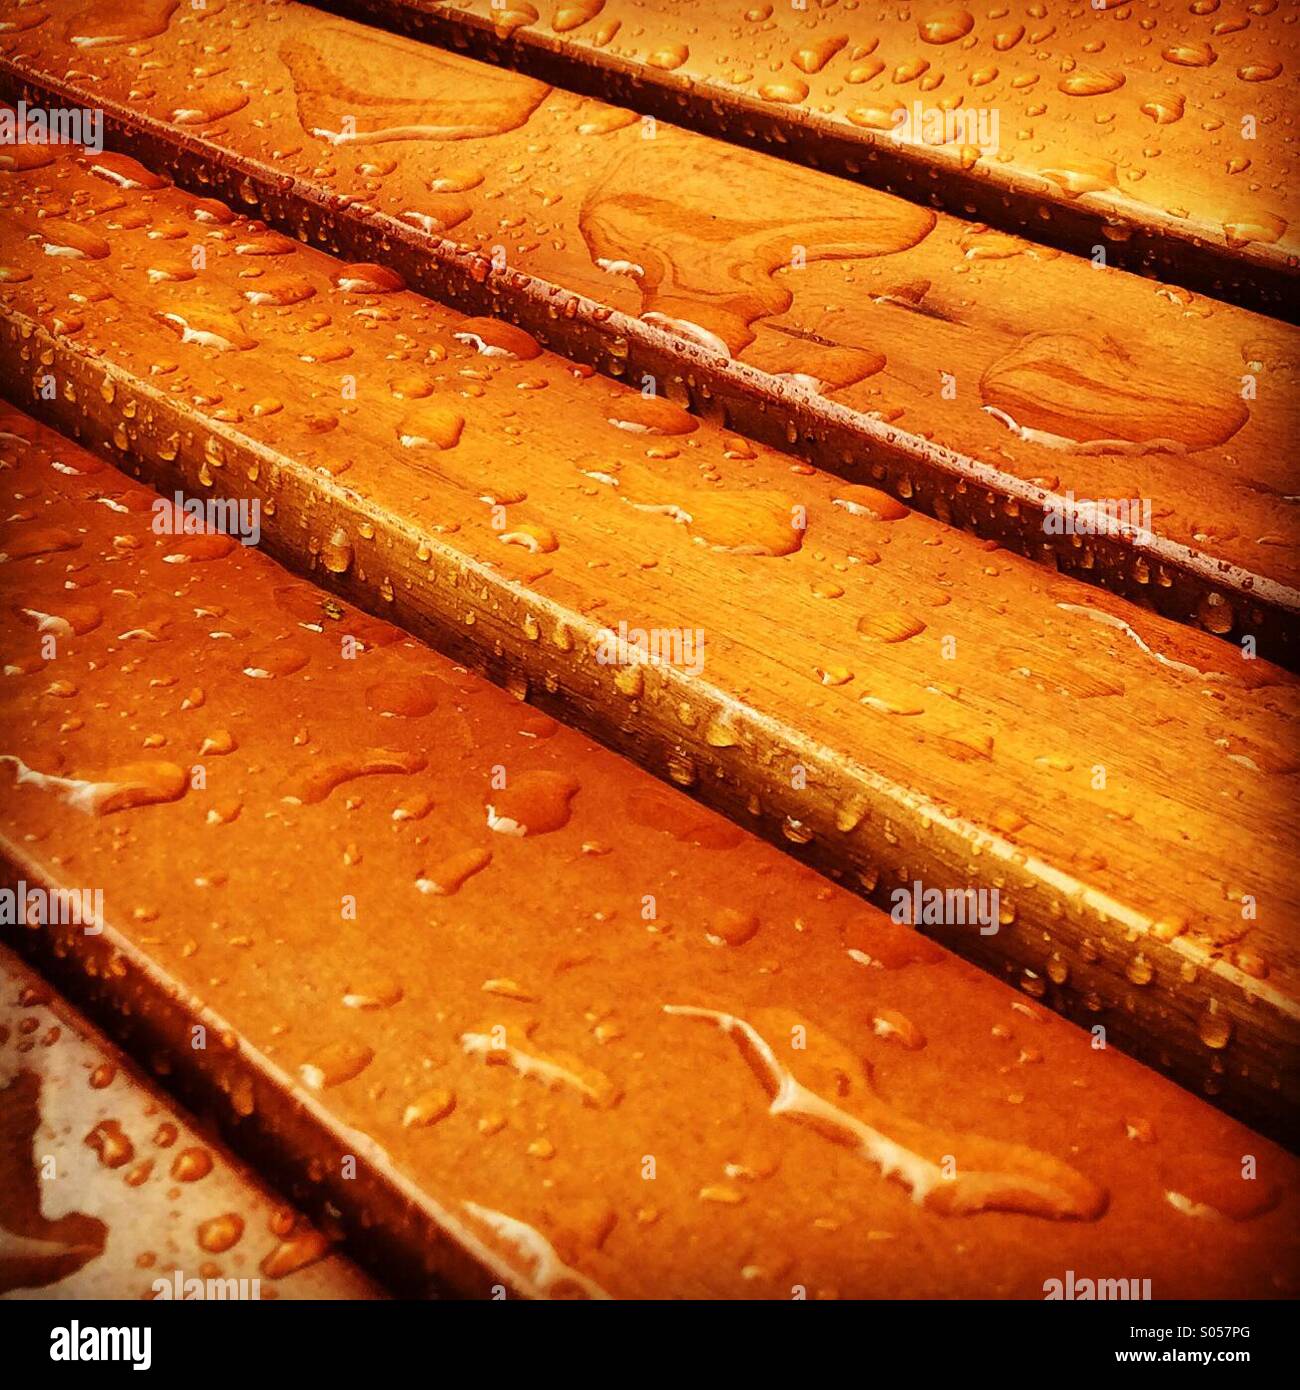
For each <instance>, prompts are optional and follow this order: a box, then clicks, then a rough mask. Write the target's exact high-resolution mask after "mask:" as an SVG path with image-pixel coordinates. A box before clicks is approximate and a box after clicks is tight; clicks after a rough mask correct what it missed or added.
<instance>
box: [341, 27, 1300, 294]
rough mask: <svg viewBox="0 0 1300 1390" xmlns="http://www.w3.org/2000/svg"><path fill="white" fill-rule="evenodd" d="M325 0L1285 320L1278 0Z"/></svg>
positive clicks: (1286, 210)
mask: <svg viewBox="0 0 1300 1390" xmlns="http://www.w3.org/2000/svg"><path fill="white" fill-rule="evenodd" d="M323 7H324V8H326V9H331V10H336V11H338V12H340V13H342V14H345V15H351V16H353V17H355V18H360V19H366V20H369V21H370V22H372V23H377V24H381V25H385V26H387V27H390V28H393V29H395V30H397V31H398V32H402V33H409V34H412V35H414V36H417V37H426V38H430V39H432V40H433V41H435V42H440V43H443V44H445V45H446V46H448V47H455V48H457V49H462V50H464V51H466V52H468V53H470V54H472V55H473V56H475V57H478V58H484V59H487V60H489V61H494V62H499V63H502V64H504V65H506V66H516V67H518V68H519V69H520V70H521V71H524V72H528V73H531V74H532V75H534V76H538V77H541V78H543V79H544V80H548V81H554V82H558V83H560V84H561V85H563V86H567V87H573V88H576V89H578V90H581V91H586V92H588V93H590V94H591V95H593V96H599V97H602V98H603V99H605V100H607V101H613V102H615V103H617V104H626V105H629V106H633V107H635V108H636V109H637V110H640V111H647V112H650V113H651V114H654V115H657V116H659V117H660V118H663V119H668V120H674V121H678V122H680V123H684V124H688V125H691V126H692V127H693V128H695V129H697V130H701V131H703V132H704V133H706V134H712V135H720V136H723V137H725V138H727V139H730V140H735V141H739V142H742V143H746V144H750V145H753V146H755V147H756V148H758V149H763V150H768V151H770V152H772V153H774V154H778V155H781V156H783V157H785V158H791V159H797V160H799V161H801V162H804V163H807V164H809V165H811V166H812V167H814V168H820V169H825V170H828V171H829V172H832V173H836V174H841V175H845V176H847V177H851V178H855V179H859V180H861V181H863V182H864V183H868V184H870V185H871V186H873V187H877V188H884V189H885V190H886V191H888V192H896V193H900V194H902V195H903V196H905V197H910V198H912V199H913V200H915V201H916V202H920V203H923V204H926V205H929V206H936V207H942V208H944V210H946V211H948V212H952V213H955V214H956V215H958V216H962V217H972V216H978V217H981V218H985V219H987V220H989V221H991V222H994V223H995V224H997V225H999V226H1002V227H1003V228H1004V229H1005V230H1008V231H1012V232H1016V233H1019V234H1022V235H1024V236H1027V237H1029V238H1030V239H1031V240H1033V241H1038V242H1046V243H1050V244H1052V245H1056V246H1063V247H1065V248H1067V249H1069V250H1071V251H1073V252H1075V253H1076V254H1079V255H1083V256H1089V257H1090V256H1092V255H1093V254H1094V250H1095V248H1096V247H1097V246H1099V245H1100V246H1102V247H1104V248H1105V252H1106V254H1107V255H1108V257H1109V258H1110V259H1111V260H1112V261H1113V263H1115V264H1117V265H1121V266H1123V267H1124V268H1125V269H1129V270H1133V271H1136V272H1138V273H1141V274H1147V275H1158V276H1159V277H1160V278H1162V279H1165V280H1172V281H1174V282H1175V283H1179V284H1185V285H1188V286H1189V288H1193V289H1197V290H1201V291H1205V292H1207V293H1210V294H1213V295H1215V296H1216V297H1218V298H1220V299H1225V300H1230V301H1232V302H1234V303H1246V304H1249V305H1250V307H1252V308H1260V309H1262V310H1264V311H1265V312H1269V313H1274V314H1280V315H1282V316H1284V317H1288V318H1294V315H1295V293H1296V283H1297V276H1296V271H1297V266H1298V265H1300V240H1297V226H1296V222H1297V219H1296V212H1297V209H1296V199H1295V192H1294V189H1295V184H1296V174H1297V171H1296V167H1295V149H1294V146H1295V133H1294V114H1293V107H1294V97H1295V82H1296V75H1297V72H1298V71H1300V42H1298V41H1297V31H1296V25H1295V13H1294V9H1293V7H1292V6H1289V5H1287V4H1285V3H1279V0H1260V3H1253V4H1244V5H1235V4H1234V5H1221V4H1220V3H1219V0H1204V3H1192V4H1182V3H1179V4H1169V3H1164V2H1163V0H1132V2H1130V0H1122V2H1121V3H1118V4H1115V3H1098V4H1089V3H1081V4H1073V5H1065V4H1038V3H1035V4H1023V3H1022V4H1012V5H1004V6H999V7H997V8H995V9H991V10H986V11H981V10H980V9H978V8H977V7H975V6H962V5H941V4H929V3H907V0H904V3H902V4H899V5H894V6H890V7H888V8H884V7H879V6H876V7H872V6H867V5H863V6H858V5H853V6H849V5H845V4H830V5H818V4H809V5H804V6H800V7H796V6H794V5H791V4H788V3H776V4H762V5H744V4H735V5H732V4H726V3H723V4H718V3H714V0H604V3H593V4H587V5H580V4H579V5H558V6H554V7H546V6H533V5H530V4H525V3H520V4H512V3H507V4H505V5H496V6H495V7H494V6H493V3H492V0H451V2H450V3H442V0H437V3H434V0H324V6H323ZM539 10H540V11H541V13H540V14H539ZM900 111H902V112H906V113H907V118H908V119H907V121H906V123H905V124H899V120H898V117H899V112H900ZM896 131H897V132H898V134H897V136H896V134H895V132H896Z"/></svg>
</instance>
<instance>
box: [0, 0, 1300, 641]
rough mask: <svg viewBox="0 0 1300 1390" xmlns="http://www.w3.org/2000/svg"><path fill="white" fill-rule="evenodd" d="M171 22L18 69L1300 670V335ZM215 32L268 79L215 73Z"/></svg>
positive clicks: (314, 212)
mask: <svg viewBox="0 0 1300 1390" xmlns="http://www.w3.org/2000/svg"><path fill="white" fill-rule="evenodd" d="M164 11H166V12H171V11H172V7H171V6H164V7H163V10H160V11H158V12H157V15H156V16H155V22H153V23H152V24H149V23H147V22H146V18H141V19H140V20H139V23H140V24H141V25H144V27H146V28H149V29H150V31H151V32H150V34H149V36H148V41H147V42H144V41H143V39H142V41H141V43H140V45H138V46H136V45H132V46H126V45H123V44H115V43H102V44H101V43H96V42H91V40H93V39H95V38H96V37H97V36H98V37H100V38H102V37H104V35H105V34H108V33H109V32H110V31H115V29H116V28H119V27H120V23H121V21H120V16H119V13H118V11H117V10H116V9H109V10H104V9H103V8H96V6H95V5H91V6H89V8H88V7H87V6H86V5H85V4H84V3H83V0H76V3H75V4H74V3H72V0H56V3H55V4H54V6H53V7H52V9H51V11H50V18H49V21H48V23H46V24H43V25H41V26H38V28H37V29H35V30H32V31H27V32H23V33H17V34H13V35H10V36H8V37H7V38H6V39H4V40H3V49H4V56H3V57H0V78H2V79H3V82H4V84H5V86H6V89H7V90H8V93H9V95H11V96H13V97H18V96H20V95H21V96H26V98H27V99H28V100H31V101H41V102H45V103H58V104H67V103H77V102H91V103H93V104H94V105H95V106H96V107H100V108H102V109H103V110H104V112H105V113H106V116H107V120H108V126H109V130H110V133H111V135H112V137H113V139H114V140H115V141H116V142H118V143H119V144H120V145H121V146H122V148H124V149H126V150H127V151H128V152H129V153H134V154H136V155H139V156H142V157H143V158H144V160H145V162H146V163H147V164H151V165H152V166H153V167H158V168H165V169H167V170H168V171H169V172H170V173H173V174H174V175H175V176H176V177H177V178H179V179H180V180H181V181H183V182H185V183H186V184H187V185H188V186H189V187H191V188H192V189H196V190H197V191H199V192H200V193H203V194H216V195H217V196H220V197H223V198H226V199H227V200H228V201H230V202H232V204H233V205H234V206H238V207H240V208H242V209H244V210H245V211H256V212H257V213H258V214H259V215H261V216H263V217H264V218H266V219H267V220H268V221H270V222H273V223H275V224H277V225H278V226H280V227H281V228H283V229H285V230H287V231H288V232H289V233H290V234H292V235H294V236H295V237H298V238H301V239H307V240H313V241H316V242H318V243H319V244H321V245H324V246H326V247H327V248H329V249H331V250H335V251H337V252H338V253H339V254H342V255H344V256H346V257H348V258H350V259H353V260H360V261H378V262H381V263H383V264H384V265H386V266H388V267H390V268H393V269H396V270H397V271H398V272H399V273H400V274H401V275H402V276H404V277H405V278H406V280H407V282H408V283H410V284H411V285H412V286H413V287H417V288H420V289H422V290H424V291H425V292H427V293H429V294H431V295H432V296H433V297H435V298H439V299H442V300H443V301H445V302H448V303H452V304H455V305H457V306H459V307H460V308H462V309H464V310H466V311H468V312H470V313H475V314H485V313H491V314H499V315H504V316H505V317H508V318H511V319H513V320H514V321H516V322H517V323H519V324H520V325H521V326H522V327H524V328H525V329H526V330H527V331H529V332H530V333H532V334H533V335H534V336H535V337H538V338H539V340H541V341H542V342H543V343H546V344H549V345H551V346H553V347H555V348H556V349H557V350H559V351H561V352H563V353H565V354H566V355H568V356H570V357H571V358H573V359H574V360H581V361H585V362H588V363H591V364H594V365H596V366H597V367H599V368H600V369H601V370H602V371H605V372H607V373H610V374H613V375H615V376H617V377H619V378H621V379H623V380H627V381H630V382H633V383H634V384H637V385H642V384H643V383H644V382H645V381H646V379H647V378H649V379H650V384H651V386H652V387H653V389H655V390H656V391H657V393H658V394H659V395H661V396H662V395H667V396H670V397H672V398H674V399H676V400H680V401H683V402H686V403H688V404H691V405H693V406H694V407H695V408H697V409H698V410H699V411H700V412H701V413H706V414H712V415H713V416H714V418H718V419H725V421H726V423H727V424H728V425H729V426H730V427H732V428H734V429H737V430H739V431H740V432H742V433H746V434H748V435H750V436H751V437H754V438H757V439H759V440H762V441H766V442H769V443H776V444H778V445H782V446H785V447H789V448H791V449H793V450H794V451H795V452H798V453H800V454H803V455H806V456H807V457H808V458H810V459H811V460H812V461H813V462H815V463H816V464H817V465H818V466H820V467H822V468H825V469H826V470H828V471H831V472H836V473H839V474H841V475H843V476H845V477H846V478H848V479H849V480H850V481H854V482H859V483H863V484H867V485H870V486H874V487H880V488H883V489H885V490H886V491H889V492H890V493H891V494H892V495H895V496H898V497H902V498H903V499H904V500H906V501H907V502H908V504H909V505H910V506H911V507H913V508H914V509H917V510H921V511H924V512H926V513H928V514H930V515H935V516H937V517H939V518H940V519H943V520H945V521H949V522H951V523H952V524H955V525H958V526H961V527H963V528H966V529H970V530H973V531H975V532H976V533H977V534H979V535H981V536H984V537H987V538H989V539H994V540H997V541H998V542H999V543H1001V544H1003V545H1006V546H1008V547H1011V548H1014V549H1016V550H1018V551H1020V552H1023V553H1027V554H1029V555H1031V556H1032V557H1033V558H1035V559H1037V560H1040V561H1042V562H1043V563H1045V564H1047V565H1048V566H1049V567H1053V568H1056V567H1059V568H1060V569H1062V570H1065V571H1067V572H1069V573H1071V574H1073V575H1075V576H1076V577H1079V578H1083V579H1086V580H1088V581H1090V582H1092V583H1096V584H1100V585H1102V586H1104V587H1106V588H1108V589H1111V590H1114V591H1117V592H1121V593H1123V594H1125V595H1127V596H1128V597H1130V598H1132V599H1134V600H1135V601H1136V602H1139V603H1141V604H1143V605H1144V606H1150V607H1152V608H1154V609H1156V610H1158V611H1159V612H1161V613H1162V614H1164V615H1165V616H1169V617H1173V618H1175V619H1177V620H1179V621H1186V622H1190V623H1194V624H1197V625H1200V626H1202V627H1203V628H1205V629H1207V630H1209V631H1212V632H1214V633H1216V634H1218V635H1221V636H1223V637H1225V638H1226V639H1228V640H1229V641H1231V642H1233V643H1236V644H1240V643H1241V642H1243V641H1246V642H1248V643H1252V644H1253V645H1254V646H1255V648H1256V649H1257V650H1258V651H1259V652H1260V653H1262V654H1264V655H1267V656H1269V657H1270V659H1275V660H1279V661H1281V662H1283V663H1285V664H1288V665H1291V666H1293V667H1294V666H1295V664H1296V663H1297V661H1300V639H1298V638H1297V631H1298V630H1300V628H1298V624H1297V613H1298V612H1300V547H1298V542H1300V528H1298V527H1297V523H1296V515H1295V513H1296V505H1295V500H1294V496H1293V494H1294V486H1293V481H1292V479H1291V471H1292V470H1291V468H1290V464H1289V449H1290V440H1291V438H1293V437H1294V434H1295V432H1296V429H1297V428H1298V427H1300V420H1297V412H1298V410H1300V407H1298V406H1297V402H1298V401H1300V392H1298V391H1297V389H1296V380H1295V377H1296V370H1297V369H1296V366H1295V363H1296V361H1297V346H1298V345H1300V335H1298V334H1297V332H1296V330H1295V329H1293V328H1290V327H1288V326H1286V325H1283V324H1279V323H1277V322H1275V321H1272V320H1268V319H1263V318H1260V317H1258V316H1256V315H1253V314H1250V313H1246V312H1244V311H1242V310H1240V309H1236V308H1231V307H1228V306H1225V305H1222V304H1217V303H1215V302H1213V301H1208V300H1204V299H1200V298H1198V297H1197V296H1195V295H1192V294H1190V293H1189V292H1187V291H1183V290H1177V289H1172V288H1170V287H1168V286H1162V285H1159V284H1154V283H1152V282H1150V281H1147V280H1143V279H1140V278H1138V277H1136V276H1130V275H1126V274H1124V273H1121V272H1117V271H1113V270H1110V269H1097V268H1094V267H1093V266H1091V265H1089V264H1084V263H1081V262H1079V261H1078V260H1075V259H1074V258H1072V257H1068V256H1063V255H1058V254H1057V253H1055V252H1054V251H1052V250H1051V249H1050V248H1043V247H1041V246H1036V245H1034V244H1032V243H1028V242H1022V241H1019V240H1016V239H1014V238H1012V239H1008V238H1007V236H1006V235H1005V234H1003V233H992V232H988V231H987V230H982V229H981V226H980V225H979V224H974V223H971V222H963V221H959V220H957V219H955V218H953V217H949V216H946V215H943V214H935V213H932V212H931V211H930V210H928V209H927V208H923V207H917V206H915V205H913V204H910V203H907V202H904V201H902V200H900V199H898V198H895V197H891V196H889V195H887V194H884V193H879V192H875V191H873V190H869V189H865V188H861V187H859V186H856V185H852V184H849V183H847V182H846V181H844V180H842V179H838V178H835V177H833V176H831V175H829V174H820V173H816V172H813V171H808V170H802V169H798V168H796V167H793V166H791V165H789V164H787V163H784V162H782V161H780V160H778V159H775V158H772V157H768V156H764V155H761V154H757V153H753V152H751V151H748V150H741V149H736V148H734V147H731V146H728V145H726V144H723V143H722V142H719V141H713V140H709V139H707V138H705V137H703V136H700V135H697V134H694V133H692V132H688V131H682V130H677V129H674V128H671V127H668V126H663V125H658V126H655V127H654V128H653V134H654V138H653V139H647V138H645V137H646V135H647V134H649V133H650V128H649V127H645V126H644V125H643V123H641V122H640V121H638V120H637V118H636V117H635V116H634V115H633V114H632V113H630V112H627V111H620V110H618V109H616V108H613V107H608V106H605V105H602V104H601V103H600V102H597V101H593V100H589V99H586V98H582V97H578V96H575V95H572V94H570V93H568V92H565V91H561V90H558V89H550V88H548V87H546V86H545V85H544V84H542V83H539V82H536V81H534V80H532V79H530V78H526V77H522V76H519V75H517V74H513V73H509V72H503V71H500V70H498V69H493V68H489V67H486V66H484V65H482V64H478V63H474V62H472V61H471V60H469V59H465V58H461V57H458V56H456V55H454V54H449V53H444V52H441V51H439V50H437V49H434V48H431V47H429V46H427V45H424V44H421V43H419V42H416V41H414V40H410V39H403V38H398V37H393V36H390V35H386V34H383V33H380V32H376V31H372V30H369V29H367V28H365V27H363V26H360V25H356V24H349V23H346V22H344V21H342V20H338V19H334V18H332V17H329V16H323V15H321V14H320V13H319V12H318V11H315V10H311V9H307V8H304V7H301V6H295V5H275V6H266V5H262V4H253V3H250V2H249V0H232V3H229V4H227V5H225V6H224V7H222V8H221V9H219V10H218V9H215V8H209V9H206V10H199V11H194V10H189V9H187V8H184V7H182V8H180V9H178V10H175V12H174V13H172V16H171V20H170V23H169V24H167V25H166V27H164V26H163V19H162V18H161V16H162V15H163V12H164ZM140 13H141V15H142V16H145V17H147V16H148V15H149V14H151V13H153V12H152V11H148V10H145V11H141V12H140ZM106 16H107V17H106ZM97 25H98V27H96V26H97ZM83 30H84V31H85V32H81V31H83ZM101 30H102V31H103V33H101ZM155 31H157V32H155ZM146 50H147V51H146ZM201 50H202V51H212V52H225V53H230V52H238V53H239V54H240V55H241V58H240V64H241V66H240V70H239V71H240V77H239V81H238V83H234V82H233V81H232V78H231V73H230V71H229V70H228V68H226V65H225V60H224V59H223V61H222V63H221V64H218V65H217V66H221V67H223V71H222V72H220V73H214V74H212V75H211V76H208V77H204V78H198V79H196V78H193V77H191V76H190V75H189V74H190V72H191V70H192V69H193V68H194V66H195V63H194V61H193V55H194V54H195V53H197V52H200V51H201ZM200 66H201V67H202V68H203V70H204V71H206V69H207V67H208V66H212V65H211V64H201V65H200ZM374 92H382V93H389V92H391V93H395V94H396V95H393V96H381V97H376V96H373V95H367V93H374ZM402 93H419V94H420V95H419V96H418V97H407V96H403V95H402ZM430 110H432V111H433V112H434V115H433V116H430V115H429V111H430ZM354 127H355V132H356V134H355V135H351V136H350V134H349V132H352V131H353V129H354ZM313 132H321V133H319V134H314V133H313ZM417 135H418V136H420V137H428V138H404V137H415V136H417ZM399 137H403V138H399ZM48 153H49V151H46V150H40V151H38V152H37V155H36V156H32V157H33V158H38V159H39V158H43V157H45V155H47V154H48ZM109 177H110V178H111V177H112V175H111V172H110V174H109ZM42 179H43V175H42V171H41V170H40V169H39V168H34V169H31V170H29V171H28V172H27V173H25V174H20V175H18V176H17V177H16V178H15V179H14V180H13V182H15V183H19V184H24V183H25V184H36V185H40V183H41V182H42ZM755 190H761V203H760V202H759V201H758V199H757V195H756V193H755ZM720 217H721V218H723V219H724V220H719V219H720ZM1243 397H1248V399H1244V398H1243ZM1080 506H1082V507H1083V508H1084V510H1083V512H1082V513H1080V512H1079V510H1078V508H1079V507H1080ZM1089 506H1092V510H1091V511H1089V510H1088V508H1089ZM1098 507H1099V508H1100V512H1098V510H1097V508H1098ZM1111 520H1114V521H1115V522H1116V523H1117V524H1114V525H1112V524H1110V523H1111ZM1125 525H1127V526H1128V527H1130V528H1136V529H1125ZM1062 533H1064V534H1062Z"/></svg>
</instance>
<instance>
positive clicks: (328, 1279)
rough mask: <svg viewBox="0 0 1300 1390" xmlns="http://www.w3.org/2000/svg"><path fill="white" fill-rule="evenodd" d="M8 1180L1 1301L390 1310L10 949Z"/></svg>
mask: <svg viewBox="0 0 1300 1390" xmlns="http://www.w3.org/2000/svg"><path fill="white" fill-rule="evenodd" d="M37 896H38V897H39V894H38V895H37ZM29 906H31V907H33V908H34V907H35V900H34V899H33V900H32V901H30V902H29ZM11 930H12V928H11ZM0 1165H3V1166H2V1168H0V1179H2V1180H0V1298H10V1299H31V1298H40V1299H49V1298H60V1299H65V1298H78V1299H128V1298H130V1299H156V1298H162V1299H169V1298H182V1297H185V1298H189V1299H191V1300H193V1299H199V1298H222V1299H234V1298H247V1299H276V1298H294V1299H370V1298H378V1297H382V1294H381V1293H380V1291H379V1290H378V1289H377V1288H376V1287H375V1285H374V1284H372V1283H371V1282H370V1280H369V1279H367V1278H366V1277H365V1276H364V1275H363V1274H362V1273H361V1272H360V1271H359V1270H358V1269H357V1268H356V1267H355V1266H354V1265H353V1264H351V1263H350V1262H349V1261H348V1260H346V1259H345V1258H344V1257H343V1256H342V1255H340V1254H338V1253H337V1252H336V1251H335V1250H334V1249H333V1248H332V1242H331V1241H329V1240H328V1239H327V1238H326V1237H325V1236H324V1235H322V1234H321V1233H320V1232H319V1231H317V1230H314V1229H313V1228H312V1227H311V1226H310V1225H309V1224H308V1223H307V1221H306V1220H305V1219H304V1218H303V1216H302V1215H301V1214H300V1213H299V1212H297V1211H295V1210H294V1209H293V1208H292V1207H288V1206H286V1205H285V1203H284V1201H283V1200H282V1199H280V1198H279V1197H277V1196H276V1195H275V1194H274V1193H272V1192H271V1191H269V1190H268V1189H267V1187H266V1186H265V1184H264V1183H263V1182H261V1181H260V1180H259V1179H258V1178H257V1177H255V1176H254V1175H253V1174H252V1173H250V1172H249V1171H248V1169H246V1168H245V1167H243V1165H242V1164H240V1163H238V1162H237V1161H236V1160H235V1159H234V1158H232V1157H231V1155H230V1154H229V1153H227V1152H226V1151H225V1149H224V1148H223V1147H222V1146H221V1145H220V1144H219V1143H217V1142H215V1141H214V1140H213V1137H212V1136H211V1135H210V1134H208V1133H207V1132H206V1131H204V1130H202V1129H199V1128H196V1126H195V1124H194V1121H193V1120H192V1119H191V1118H190V1117H189V1116H187V1115H186V1114H184V1113H183V1112H182V1111H181V1110H179V1109H178V1108H177V1107H176V1105H175V1104H174V1102H172V1101H171V1100H170V1099H168V1098H167V1097H165V1096H164V1095H163V1094H162V1092H160V1091H159V1090H158V1088H157V1086H155V1085H154V1084H153V1083H152V1082H150V1081H149V1080H148V1079H147V1078H146V1077H145V1075H144V1074H143V1073H142V1072H141V1071H140V1069H139V1068H138V1067H136V1066H135V1065H134V1064H133V1063H131V1062H130V1061H129V1060H128V1059H127V1058H125V1057H124V1056H123V1055H122V1053H121V1052H119V1051H118V1049H117V1048H116V1047H114V1046H113V1044H112V1043H110V1042H109V1041H108V1039H107V1038H105V1037H104V1036H103V1034H101V1033H98V1032H96V1031H95V1029H94V1028H92V1026H91V1025H90V1024H89V1023H87V1021H86V1020H85V1018H84V1017H82V1015H80V1014H79V1013H78V1012H77V1011H76V1010H75V1009H73V1008H72V1007H71V1006H70V1005H69V1004H68V1002H67V1001H66V1000H64V999H61V998H59V997H58V995H57V994H55V993H54V991H52V990H51V989H50V987H49V985H48V984H46V982H45V981H44V980H43V979H41V978H40V976H38V975H37V974H35V973H34V972H33V971H32V970H31V969H30V968H29V967H28V966H26V965H24V964H23V963H22V961H20V960H19V958H18V957H17V956H15V955H14V954H13V953H12V952H11V951H9V950H7V949H5V948H4V947H0ZM209 1280H219V1281H221V1286H220V1289H218V1288H216V1287H214V1286H213V1285H212V1284H210V1283H209V1282H208V1281H209Z"/></svg>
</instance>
